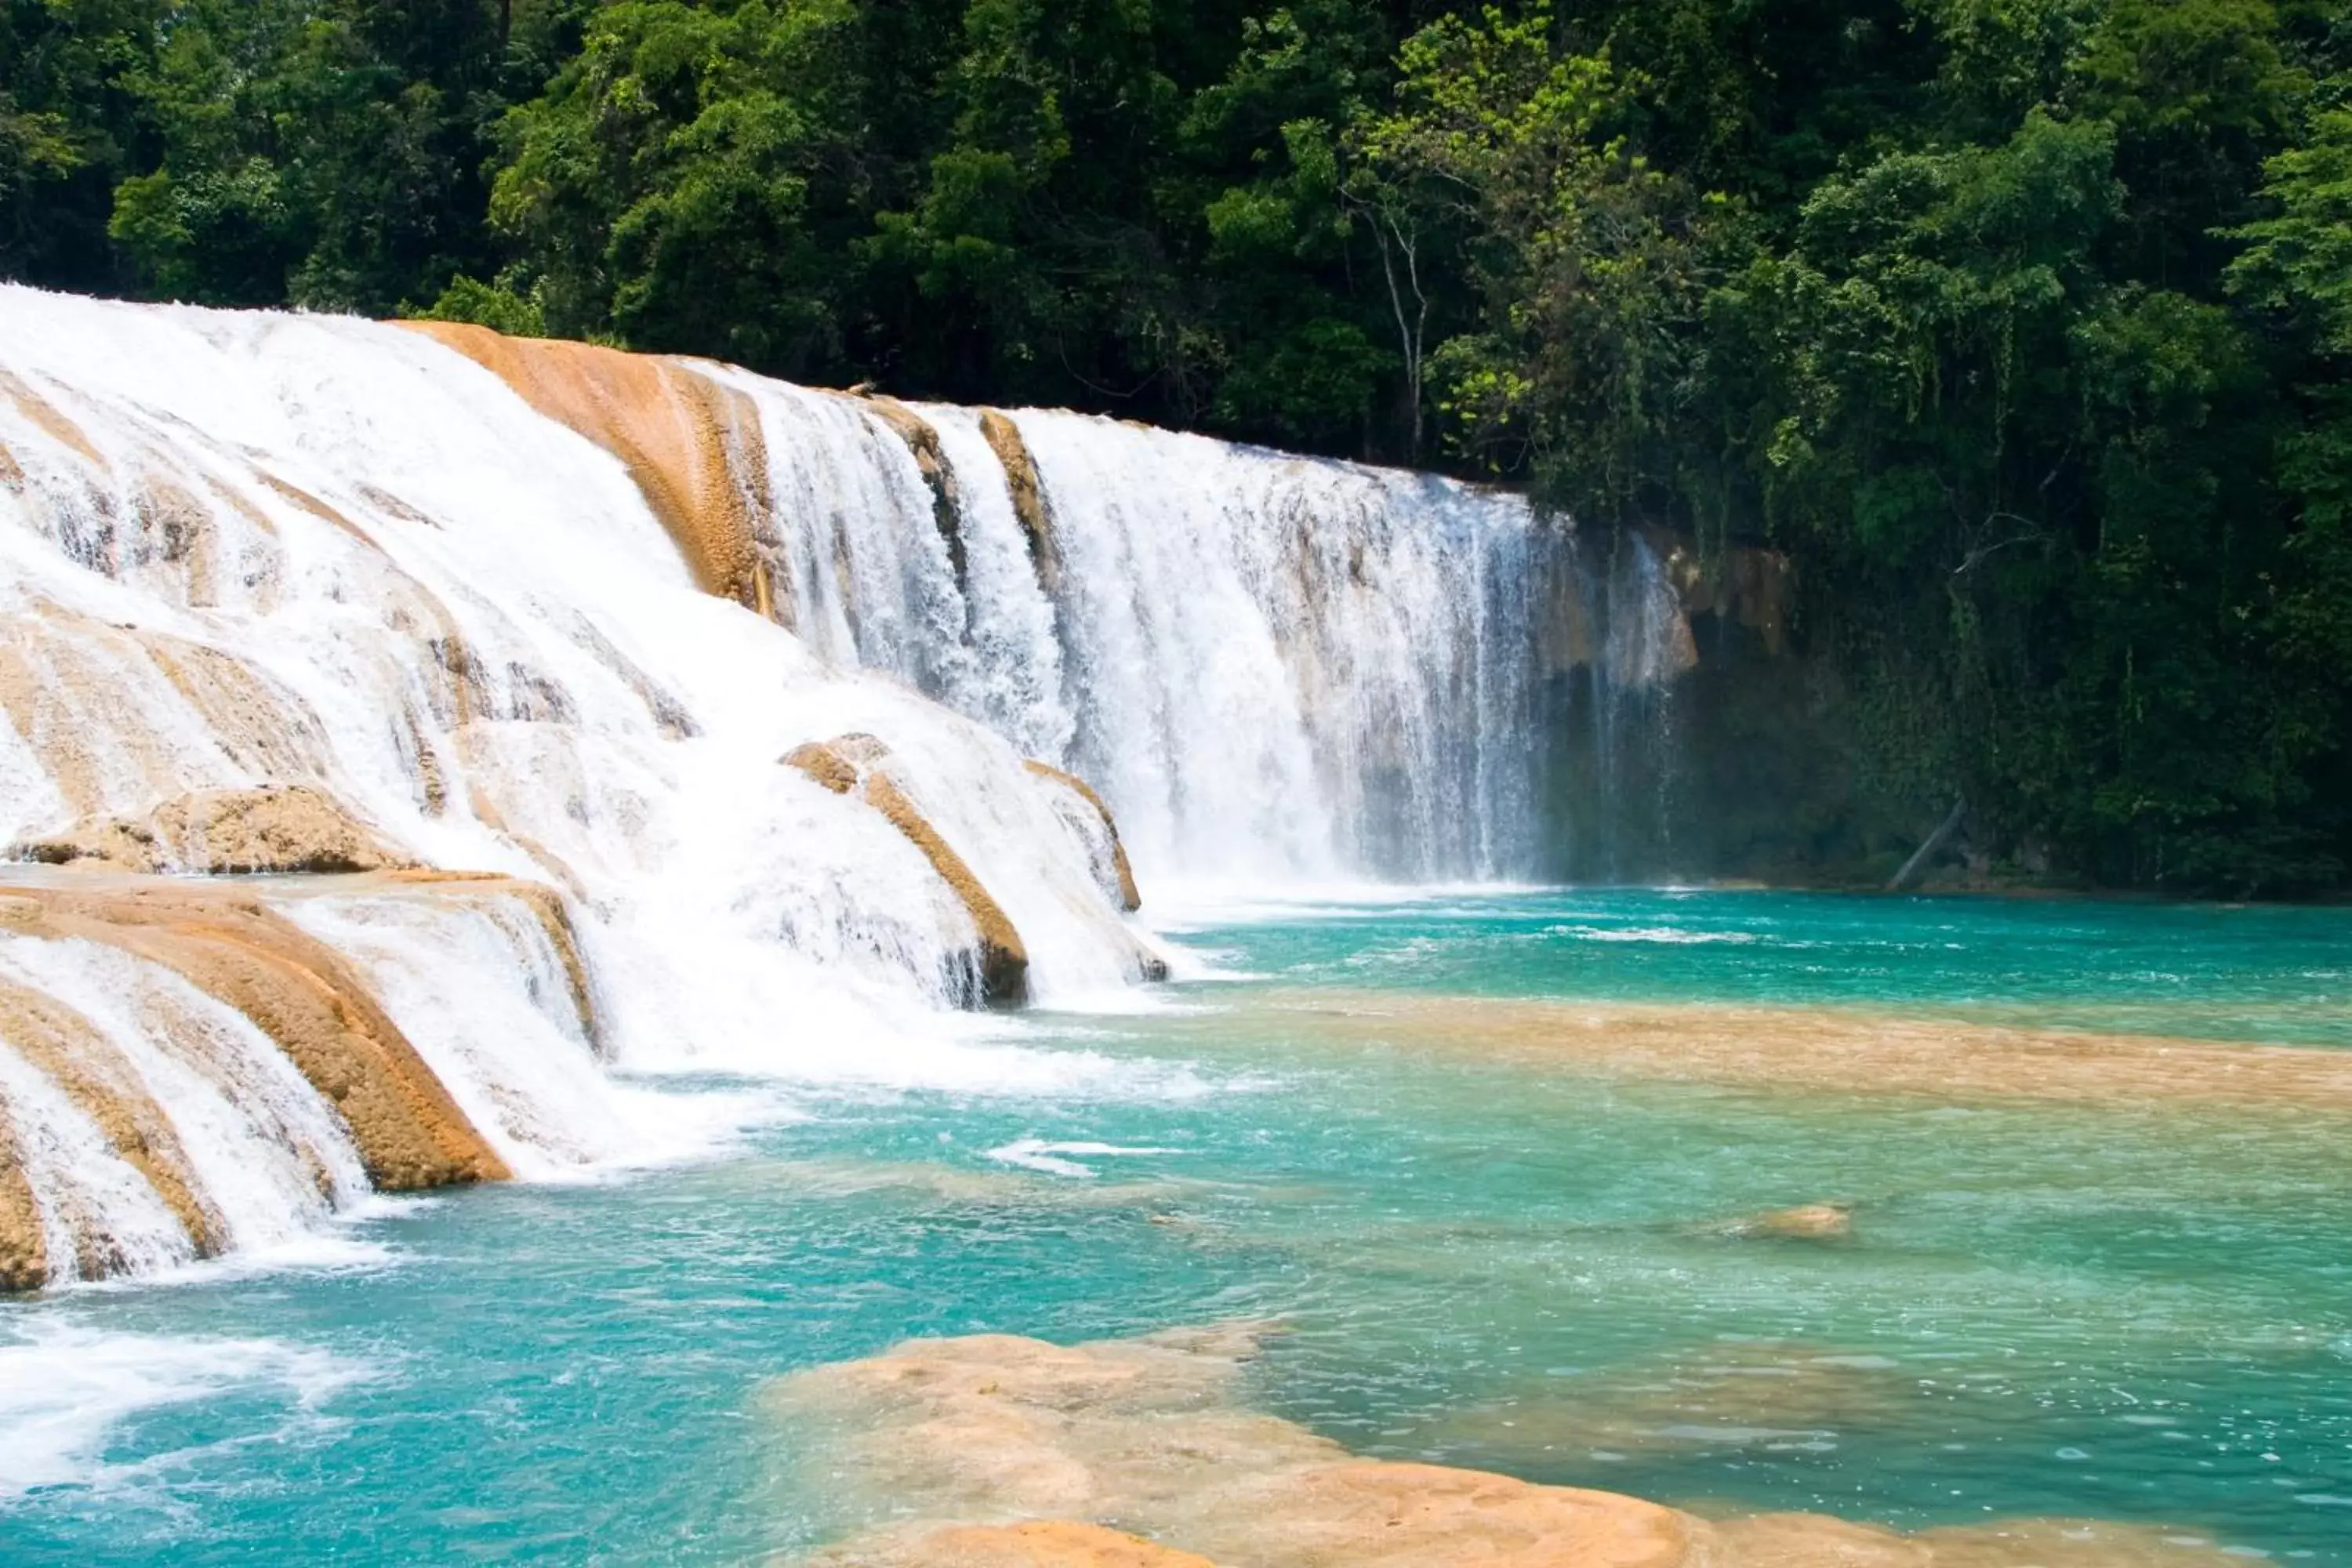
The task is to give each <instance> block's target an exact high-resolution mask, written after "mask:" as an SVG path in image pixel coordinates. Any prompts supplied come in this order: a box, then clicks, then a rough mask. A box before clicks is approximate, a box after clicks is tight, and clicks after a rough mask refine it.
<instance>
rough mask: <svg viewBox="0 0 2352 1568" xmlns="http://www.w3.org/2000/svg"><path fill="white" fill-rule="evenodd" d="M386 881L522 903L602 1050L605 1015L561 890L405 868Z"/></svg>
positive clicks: (477, 874) (584, 1029)
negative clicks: (543, 934) (543, 935)
mask: <svg viewBox="0 0 2352 1568" xmlns="http://www.w3.org/2000/svg"><path fill="white" fill-rule="evenodd" d="M389 880H391V881H393V882H394V883H399V884H408V885H412V886H424V887H432V888H435V889H440V890H443V891H444V892H445V893H447V894H449V895H452V896H455V897H458V898H466V897H469V896H471V897H480V898H491V899H499V900H512V901H513V902H515V903H519V904H520V905H521V906H522V907H523V908H524V909H525V910H528V911H529V912H530V917H531V919H532V920H533V921H537V922H538V924H539V927H540V929H541V931H545V932H546V933H547V943H548V945H549V946H550V947H551V948H553V949H554V950H555V957H556V962H557V963H561V964H562V966H563V983H564V988H565V989H566V991H567V992H569V994H570V995H571V1000H572V1012H573V1013H574V1014H575V1015H576V1016H578V1017H579V1020H580V1033H581V1036H582V1037H583V1038H584V1039H586V1040H587V1041H588V1043H589V1044H590V1045H591V1046H593V1047H595V1049H596V1054H597V1055H599V1056H603V1055H604V1054H605V1044H606V1042H605V1038H604V1019H603V1017H602V1016H601V1015H600V1014H599V1013H598V1012H597V1009H596V993H595V988H594V986H593V985H592V984H590V983H589V979H588V961H587V958H586V957H585V955H584V954H583V952H582V951H581V947H580V928H579V927H578V925H576V924H575V923H574V922H573V921H572V906H571V905H570V904H569V903H567V902H566V901H565V900H564V897H563V895H562V893H560V892H558V891H556V890H555V889H553V888H551V887H549V886H547V885H546V884H545V883H543V882H527V881H524V880H523V879H520V878H519V877H507V876H500V875H499V874H497V873H495V872H486V871H436V870H404V871H394V872H393V873H391V875H390V877H389Z"/></svg>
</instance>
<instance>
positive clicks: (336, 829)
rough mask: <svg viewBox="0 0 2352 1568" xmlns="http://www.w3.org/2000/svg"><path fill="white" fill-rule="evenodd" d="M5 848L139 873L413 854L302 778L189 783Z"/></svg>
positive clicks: (388, 863)
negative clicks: (256, 784)
mask: <svg viewBox="0 0 2352 1568" xmlns="http://www.w3.org/2000/svg"><path fill="white" fill-rule="evenodd" d="M14 853H15V856H16V858H18V859H22V860H35V861H39V862H42V863H44V864H47V865H52V866H62V865H66V864H68V863H69V862H72V861H76V860H94V861H100V862H102V863H104V864H106V865H108V866H111V867H113V868H116V869H118V870H123V871H137V872H148V873H162V872H194V873H198V874H203V875H218V874H222V873H231V872H260V873H284V872H296V871H320V872H339V871H383V870H391V869H395V868H407V867H413V866H415V864H416V862H415V859H414V858H411V857H410V856H408V855H406V854H404V853H403V852H402V851H401V850H399V849H397V848H395V847H393V846H392V845H391V844H390V843H388V842H387V841H386V840H385V839H384V838H383V837H382V836H381V835H380V834H378V833H377V832H376V831H375V830H374V829H373V828H371V827H368V826H365V825H364V824H362V823H361V822H359V821H357V820H355V819H354V818H353V817H352V816H351V815H350V814H349V813H348V812H346V811H344V810H343V808H342V807H341V805H337V804H336V803H335V801H334V800H333V798H332V797H331V796H329V795H326V794H325V793H324V792H322V791H320V790H315V789H311V788H310V787H308V786H306V785H302V784H289V785H285V786H275V785H265V786H263V787H261V788H259V789H205V790H194V791H192V792H190V793H189V794H186V795H178V796H175V797H174V798H173V799H171V800H167V801H165V802H163V804H162V805H158V806H156V807H155V808H154V809H153V810H152V811H150V812H148V813H147V814H146V815H145V816H116V817H102V818H92V819H88V820H85V821H82V822H79V823H77V824H75V825H74V826H72V827H71V828H68V830H67V831H65V832H64V833H61V834H57V835H54V836H52V837H46V838H34V839H27V840H26V841H25V842H24V843H21V844H19V845H17V846H16V848H15V851H14Z"/></svg>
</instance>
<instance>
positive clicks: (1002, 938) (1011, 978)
mask: <svg viewBox="0 0 2352 1568" xmlns="http://www.w3.org/2000/svg"><path fill="white" fill-rule="evenodd" d="M782 760H783V762H784V763H785V765H787V766H789V767H794V768H798V769H799V770H800V771H801V772H803V773H806V774H807V775H808V776H809V777H810V778H812V779H814V780H815V781H816V782H817V783H818V784H823V785H824V787H825V788H827V789H829V790H831V791H832V792H833V793H834V794H835V795H855V796H856V797H857V798H858V799H860V800H862V801H864V802H865V803H866V805H870V806H872V807H873V808H874V809H875V810H877V811H878V812H880V813H881V814H882V815H883V816H886V817H887V818H888V819H889V822H890V826H893V827H896V828H897V829H898V831H899V832H900V833H902V834H904V835H905V836H906V837H907V841H908V843H910V844H912V845H914V847H916V848H918V849H919V850H921V851H922V852H923V858H925V859H927V860H929V862H930V863H931V869H933V870H934V871H937V872H938V873H939V874H940V879H941V880H942V881H944V882H946V883H947V885H948V888H949V889H950V891H952V892H953V893H954V894H955V896H956V898H957V900H959V901H961V903H962V905H963V907H964V910H965V911H966V912H967V913H969V914H970V915H971V923H972V929H973V930H974V931H977V932H978V933H979V939H980V942H979V952H977V954H976V955H975V956H976V959H977V965H978V968H979V971H980V994H981V999H982V1001H984V1002H987V1003H990V1004H992V1005H998V1006H1010V1005H1014V1004H1017V1003H1020V1002H1023V1001H1025V1000H1027V998H1028V994H1029V949H1028V947H1027V945H1026V944H1025V943H1024V942H1022V940H1021V933H1020V932H1019V931H1015V930H1014V929H1013V921H1012V917H1010V916H1008V915H1007V914H1006V913H1005V912H1004V907H1003V905H1001V904H999V903H998V902H997V901H996V900H995V899H994V898H993V897H992V896H991V894H990V893H989V891H988V889H986V888H984V887H982V886H981V883H980V879H979V878H978V877H975V876H974V875H972V870H971V867H970V866H968V865H966V864H965V863H964V859H963V857H962V856H961V855H959V854H957V853H956V852H955V848H954V847H953V846H951V845H950V844H949V843H948V841H947V840H946V839H945V838H942V837H940V832H939V829H938V828H936V827H933V826H931V823H930V819H929V818H928V817H926V816H924V815H923V814H922V811H921V809H920V808H919V807H918V806H917V805H915V803H914V801H913V800H912V799H911V798H909V797H908V795H907V792H906V791H905V790H904V789H903V788H901V787H900V786H899V784H898V781H897V780H895V779H893V778H892V777H891V776H890V773H889V771H888V764H889V761H890V749H889V747H887V746H886V745H884V744H883V743H882V742H880V741H878V740H877V739H875V738H874V737H873V736H871V735H857V734H851V735H840V736H836V737H835V738H834V739H833V740H831V741H812V742H809V743H808V744H806V745H803V746H798V747H795V748H793V751H792V752H790V753H789V754H787V755H786V756H785V757H784V758H783V759H782Z"/></svg>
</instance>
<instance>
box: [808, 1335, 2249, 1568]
mask: <svg viewBox="0 0 2352 1568" xmlns="http://www.w3.org/2000/svg"><path fill="white" fill-rule="evenodd" d="M1259 1335H1260V1330H1259V1329H1258V1328H1256V1327H1255V1326H1252V1325H1246V1324H1243V1325H1229V1326H1225V1327H1222V1328H1215V1329H1209V1330H1202V1331H1181V1332H1175V1333H1164V1334H1155V1335H1149V1336H1146V1337H1144V1338H1141V1339H1135V1340H1119V1341H1107V1342H1097V1343H1094V1344H1084V1345H1076V1346H1060V1345H1052V1344H1047V1343H1045V1342H1043V1341H1039V1340H1031V1339H1019V1338H1014V1337H1013V1336H1010V1335H1002V1334H982V1335H975V1336H972V1337H971V1338H968V1339H956V1340H916V1341H909V1342H907V1343H904V1344H901V1345H899V1346H898V1347H897V1348H895V1349H893V1350H890V1351H887V1352H884V1353H883V1354H881V1355H877V1356H874V1357H871V1358H869V1359H867V1360H865V1361H857V1362H849V1363H841V1364H836V1365H833V1366H823V1367H816V1368H813V1369H811V1370H809V1371H807V1372H803V1373H794V1374H793V1375H792V1376H789V1377H786V1378H782V1379H779V1380H778V1381H777V1382H776V1383H774V1384H771V1385H770V1386H769V1388H768V1389H767V1391H766V1392H765V1394H764V1395H763V1401H764V1403H765V1405H766V1406H767V1408H768V1410H769V1411H770V1413H771V1414H772V1415H774V1416H777V1417H779V1418H781V1419H782V1420H784V1421H786V1422H788V1423H790V1424H791V1426H792V1427H793V1434H794V1437H795V1444H794V1447H796V1448H798V1447H802V1446H803V1444H804V1443H805V1440H806V1436H805V1435H806V1433H807V1432H808V1431H810V1430H814V1431H817V1432H822V1433H824V1434H826V1435H827V1436H828V1437H830V1438H833V1439H835V1441H833V1442H830V1443H828V1444H827V1446H826V1449H825V1451H824V1455H823V1458H822V1461H821V1462H822V1463H823V1464H824V1467H825V1471H826V1474H827V1476H828V1477H829V1478H830V1485H829V1495H828V1502H829V1503H830V1504H831V1505H832V1506H835V1507H838V1508H843V1509H845V1511H849V1512H852V1513H857V1512H863V1513H864V1514H866V1516H867V1517H875V1516H880V1517H890V1516H892V1515H896V1516H898V1517H899V1518H902V1519H903V1518H905V1517H906V1516H908V1515H910V1514H911V1515H913V1516H914V1517H913V1519H912V1520H911V1521H908V1522H905V1523H897V1524H892V1525H888V1526H887V1527H885V1528H883V1529H880V1530H877V1531H870V1532H868V1533H866V1534H862V1535H858V1536H856V1537H855V1538H853V1539H851V1540H849V1541H847V1542H843V1543H841V1544H838V1545H835V1546H832V1547H828V1548H825V1549H824V1550H822V1551H820V1552H817V1553H816V1554H815V1555H814V1557H813V1558H807V1559H803V1564H804V1565H805V1568H1214V1565H1216V1564H1225V1565H1226V1568H1454V1565H1460V1568H1470V1565H1472V1564H1475V1565H1478V1568H2221V1565H2222V1564H2224V1563H2231V1562H2236V1561H2242V1559H2239V1558H2234V1557H2231V1556H2230V1555H2228V1554H2227V1553H2225V1552H2221V1551H2220V1550H2218V1549H2215V1548H2212V1547H2211V1546H2210V1545H2190V1544H2183V1543H2182V1541H2181V1532H2179V1531H2157V1530H2152V1529H2147V1528H2143V1527H2137V1526H2131V1525H2121V1524H2111V1523H2104V1522H2097V1521H2063V1520H2019V1521H1995V1522H1993V1523H1990V1524H1983V1525H1972V1526H1968V1527H1965V1528H1953V1529H1941V1530H1929V1531H1921V1532H1918V1533H1916V1534H1904V1533H1901V1532H1898V1531H1891V1530H1885V1529H1880V1528H1877V1527H1875V1526H1871V1525H1864V1524H1854V1523H1850V1522H1848V1521H1843V1520H1837V1519H1832V1518H1827V1517H1824V1516H1822V1515H1818V1514H1767V1515H1761V1516H1753V1517H1749V1518H1745V1519H1736V1520H1709V1519H1702V1518H1699V1517H1697V1516H1696V1515H1694V1514H1690V1513H1686V1512H1684V1511H1681V1510H1676V1509H1672V1508H1667V1507H1664V1506H1662V1505H1660V1504H1657V1503H1654V1502H1648V1501H1644V1500H1642V1499H1640V1498H1633V1497H1626V1496H1623V1495H1622V1494H1619V1493H1615V1492H1604V1491H1591V1490H1586V1489H1579V1488H1573V1487H1549V1486H1538V1485H1535V1484H1533V1483H1531V1482H1528V1481H1523V1480H1517V1479H1513V1478H1511V1477H1509V1476H1501V1475H1493V1474H1489V1473H1486V1472H1484V1471H1478V1470H1465V1469H1455V1468H1449V1467H1446V1466H1441V1465H1421V1464H1393V1463H1388V1462H1383V1461H1378V1460H1370V1459H1364V1458H1357V1457H1356V1456H1353V1455H1350V1454H1349V1453H1348V1452H1347V1451H1346V1450H1345V1449H1343V1448H1341V1447H1339V1445H1338V1444H1336V1443H1334V1442H1331V1441H1330V1440H1329V1439H1328V1438H1324V1437H1320V1436H1316V1435H1315V1434H1314V1433H1312V1432H1310V1431H1308V1430H1307V1429H1306V1428H1305V1427H1303V1426H1298V1425H1297V1424H1296V1423H1293V1422H1289V1421H1285V1420H1282V1419H1280V1418H1278V1417H1276V1416H1272V1415H1264V1414H1261V1413H1259V1412H1256V1411H1253V1410H1250V1409H1248V1408H1247V1407H1246V1406H1244V1405H1243V1404H1242V1403H1241V1402H1240V1399H1239V1397H1238V1396H1239V1394H1240V1386H1239V1385H1240V1377H1241V1369H1242V1366H1243V1364H1244V1363H1245V1362H1246V1361H1247V1360H1248V1359H1249V1358H1250V1357H1251V1356H1252V1355H1253V1354H1254V1353H1255V1347H1256V1343H1257V1341H1258V1338H1259Z"/></svg>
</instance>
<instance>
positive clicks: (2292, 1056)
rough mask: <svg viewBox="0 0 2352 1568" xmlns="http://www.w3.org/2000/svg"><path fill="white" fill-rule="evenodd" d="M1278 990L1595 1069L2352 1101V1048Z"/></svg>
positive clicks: (2137, 1096)
mask: <svg viewBox="0 0 2352 1568" xmlns="http://www.w3.org/2000/svg"><path fill="white" fill-rule="evenodd" d="M1274 1005H1276V1006H1278V1007H1282V1008H1283V1009H1284V1010H1285V1011H1286V1013H1287V1014H1288V1015H1290V1016H1292V1017H1294V1018H1295V1019H1297V1022H1298V1024H1299V1026H1300V1027H1302V1028H1304V1029H1307V1030H1310V1031H1311V1030H1315V1029H1318V1028H1322V1027H1326V1026H1328V1027H1329V1028H1330V1029H1331V1030H1332V1031H1333V1032H1334V1034H1335V1035H1337V1036H1339V1037H1344V1038H1345V1039H1346V1040H1348V1041H1349V1042H1350V1043H1351V1044H1352V1043H1354V1042H1358V1041H1360V1040H1361V1039H1362V1038H1363V1037H1364V1035H1365V1032H1366V1031H1367V1030H1369V1031H1370V1033H1371V1034H1372V1035H1373V1036H1374V1037H1378V1038H1381V1039H1383V1040H1386V1041H1389V1042H1391V1043H1393V1044H1397V1045H1404V1046H1410V1047H1416V1048H1421V1049H1426V1050H1431V1051H1443V1052H1448V1053H1453V1052H1469V1053H1473V1054H1475V1055H1479V1056H1483V1057H1489V1058H1502V1059H1508V1060H1514V1061H1521V1062H1525V1063H1528V1064H1529V1065H1530V1066H1538V1067H1541V1068H1544V1069H1546V1070H1549V1071H1568V1072H1583V1073H1591V1074H1593V1075H1594V1076H1596V1077H1603V1078H1612V1079H1650V1080H1656V1079H1664V1080H1668V1081H1678V1082H1689V1083H1711V1084H1721V1085H1727V1086H1731V1087H1737V1088H1743V1089H1756V1090H1759V1091H1769V1090H1776V1089H1788V1090H1794V1091H1806V1092H1819V1091H1823V1090H1827V1091H1831V1092H1847V1093H1857V1094H1906V1095H1918V1096H1922V1097H1926V1098H1928V1099H1931V1100H1937V1101H1947V1102H1956V1103H1990V1104H2000V1103H2004V1102H2008V1103H2013V1102H2016V1101H2020V1100H2057V1101H2067V1102H2072V1103H2076V1104H2084V1105H2107V1106H2113V1105H2134V1104H2148V1103H2158V1104H2164V1103H2170V1104H2178V1105H2203V1106H2212V1105H2251V1106H2277V1105H2296V1106H2301V1107H2304V1108H2305V1109H2308V1110H2316V1111H2322V1112H2325V1113H2328V1114H2332V1115H2346V1114H2352V1052H2347V1051H2340V1050H2327V1049H2323V1048H2315V1047H2296V1046H2271V1045H2240V1044H2234V1043H2226V1042H2220V1041H2210V1040H2188V1039H2166V1038H2161V1037H2147V1036H2137V1035H2125V1034H2098V1035H2093V1034H2076V1033H2069V1032H2067V1031H2064V1030H2059V1029H2041V1028H2026V1027H2014V1026H2006V1025H1997V1024H1977V1023H1969V1022H1965V1021H1960V1020H1956V1019H1948V1018H1932V1017H1916V1016H1904V1017H1892V1016H1876V1015H1873V1014H1869V1013H1863V1012H1850V1011H1846V1010H1844V1009H1840V1008H1822V1009H1818V1010H1807V1009H1803V1008H1796V1007H1748V1006H1714V1005H1652V1004H1643V1003H1630V1002H1623V1003H1621V1002H1590V1003H1587V1002H1552V1001H1521V1000H1512V999H1502V998H1492V997H1477V996H1401V995H1398V994H1393V993H1389V992H1382V993H1381V994H1378V995H1369V994H1367V995H1362V996H1357V995H1352V994H1348V993H1344V992H1335V991H1316V992H1311V993H1307V992H1302V993H1299V994H1297V996H1296V998H1295V999H1292V1000H1289V1001H1285V1000H1284V999H1281V998H1276V999H1274Z"/></svg>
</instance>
